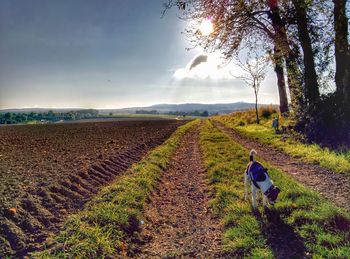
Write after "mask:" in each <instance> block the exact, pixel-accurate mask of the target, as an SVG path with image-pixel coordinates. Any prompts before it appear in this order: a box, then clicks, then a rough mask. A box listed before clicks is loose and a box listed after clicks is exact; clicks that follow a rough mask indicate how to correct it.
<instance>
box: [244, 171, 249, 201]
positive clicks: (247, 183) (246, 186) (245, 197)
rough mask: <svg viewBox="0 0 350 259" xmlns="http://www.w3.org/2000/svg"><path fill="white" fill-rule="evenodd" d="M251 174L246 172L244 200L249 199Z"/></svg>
mask: <svg viewBox="0 0 350 259" xmlns="http://www.w3.org/2000/svg"><path fill="white" fill-rule="evenodd" d="M249 180H250V179H249V176H248V175H247V173H246V172H245V173H244V184H245V195H244V200H247V199H248V188H249V186H248V185H249Z"/></svg>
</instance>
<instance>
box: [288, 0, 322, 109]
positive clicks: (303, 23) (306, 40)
mask: <svg viewBox="0 0 350 259" xmlns="http://www.w3.org/2000/svg"><path fill="white" fill-rule="evenodd" d="M292 2H293V5H294V8H295V16H296V17H295V18H296V22H297V26H298V36H299V41H300V44H301V47H302V49H303V54H304V57H303V63H304V69H305V71H304V81H305V98H306V100H307V101H308V103H309V105H311V106H313V105H314V104H315V103H316V102H318V101H319V99H320V92H319V89H318V82H317V75H316V68H315V61H314V52H313V50H312V45H311V38H310V35H309V30H308V20H307V8H308V6H307V4H306V2H305V0H292Z"/></svg>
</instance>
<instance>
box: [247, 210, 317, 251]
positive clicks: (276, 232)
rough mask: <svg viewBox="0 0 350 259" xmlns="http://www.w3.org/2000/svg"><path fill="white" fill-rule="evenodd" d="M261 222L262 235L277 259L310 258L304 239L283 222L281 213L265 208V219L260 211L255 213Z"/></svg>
mask: <svg viewBox="0 0 350 259" xmlns="http://www.w3.org/2000/svg"><path fill="white" fill-rule="evenodd" d="M254 214H255V217H256V219H257V220H258V221H259V222H260V227H261V233H262V234H263V235H264V236H265V238H266V240H267V245H268V246H269V247H270V248H271V249H272V251H273V253H274V256H275V257H276V258H309V257H310V255H309V254H308V253H307V249H306V247H305V245H304V240H303V238H302V237H301V236H300V235H299V234H298V233H296V232H295V231H294V229H293V227H291V226H290V225H288V224H286V223H285V222H283V220H282V219H281V216H280V213H279V212H278V211H276V210H274V209H269V208H265V209H264V215H265V216H264V217H263V216H262V215H261V213H260V212H259V211H255V212H254Z"/></svg>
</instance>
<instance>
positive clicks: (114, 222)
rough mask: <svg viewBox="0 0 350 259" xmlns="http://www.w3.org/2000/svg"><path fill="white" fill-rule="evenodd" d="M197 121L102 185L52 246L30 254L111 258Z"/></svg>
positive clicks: (127, 242)
mask: <svg viewBox="0 0 350 259" xmlns="http://www.w3.org/2000/svg"><path fill="white" fill-rule="evenodd" d="M196 123H198V121H192V122H189V123H187V124H186V125H184V126H181V127H179V128H178V129H177V131H176V132H175V133H173V135H172V136H171V137H170V138H169V139H168V140H167V141H166V142H165V143H164V144H162V145H161V146H159V147H157V148H156V149H154V150H153V151H151V152H150V153H149V154H148V155H147V157H146V158H144V159H143V160H142V161H141V162H139V163H137V164H134V165H133V166H132V167H131V168H130V169H129V170H128V172H127V173H126V175H125V176H123V177H121V178H118V180H117V181H115V182H114V183H113V184H111V185H110V186H108V187H106V188H104V189H103V190H102V191H101V192H100V193H99V194H98V195H97V196H96V197H95V198H94V199H93V200H91V201H90V202H89V203H88V204H87V205H86V206H85V208H84V210H82V211H81V212H79V213H77V214H75V215H73V216H71V217H70V218H69V219H68V220H67V222H66V223H65V225H64V227H63V230H62V231H61V232H60V234H59V235H58V236H57V237H56V238H55V239H54V242H53V245H52V247H50V248H48V249H47V250H45V251H43V252H39V253H35V254H33V255H32V256H33V257H34V258H115V257H117V255H118V254H126V253H127V252H130V251H131V250H132V249H133V247H132V245H133V242H132V240H133V239H137V235H138V230H139V226H140V220H141V218H142V211H143V208H144V205H145V202H146V201H147V199H148V197H149V196H150V194H151V192H152V190H153V188H154V187H155V185H156V184H157V181H158V180H159V179H160V177H161V175H162V172H163V171H164V170H165V169H166V168H167V166H168V164H169V161H170V159H171V156H172V154H173V153H174V151H175V149H176V148H177V147H178V145H179V143H180V141H181V137H182V136H183V135H184V134H185V133H186V132H187V131H188V130H189V129H190V128H192V127H194V126H195V124H196Z"/></svg>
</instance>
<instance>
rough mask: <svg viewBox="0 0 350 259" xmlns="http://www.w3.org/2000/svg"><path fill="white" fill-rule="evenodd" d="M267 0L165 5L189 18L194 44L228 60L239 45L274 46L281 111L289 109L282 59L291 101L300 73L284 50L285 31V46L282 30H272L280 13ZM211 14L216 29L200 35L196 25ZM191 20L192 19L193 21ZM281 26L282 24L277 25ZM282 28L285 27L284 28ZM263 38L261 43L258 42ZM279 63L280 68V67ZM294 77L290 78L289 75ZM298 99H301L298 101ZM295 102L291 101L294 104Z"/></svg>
mask: <svg viewBox="0 0 350 259" xmlns="http://www.w3.org/2000/svg"><path fill="white" fill-rule="evenodd" d="M266 2H267V1H257V0H256V1H244V0H240V1H228V0H187V1H176V0H169V1H168V3H167V4H166V8H170V7H172V6H177V7H179V9H180V10H181V17H182V18H183V19H188V20H191V21H192V23H191V24H193V26H190V27H189V28H188V29H187V30H186V35H187V36H188V37H189V38H190V39H192V42H193V44H194V46H197V45H201V46H203V47H204V48H205V49H207V50H220V51H221V52H222V53H223V54H224V56H225V57H226V59H227V60H230V59H232V58H233V57H234V56H235V54H236V53H237V52H238V51H239V49H240V48H241V47H242V46H244V45H245V46H247V45H248V46H250V47H252V46H255V47H256V46H264V48H265V49H264V51H266V50H270V51H271V52H272V50H273V49H274V48H275V49H277V51H276V52H279V53H280V57H279V58H277V59H275V60H276V61H278V63H275V66H276V67H275V72H276V76H277V80H278V91H279V96H280V107H281V111H282V113H284V114H287V113H288V110H289V108H288V99H287V95H286V84H285V80H282V79H284V73H283V62H284V60H286V61H288V62H287V72H288V73H287V75H288V83H289V89H290V91H291V99H292V103H293V104H294V103H297V100H299V99H300V98H299V99H298V98H297V97H298V96H297V93H298V91H299V90H300V88H301V84H300V76H299V74H300V73H299V74H298V73H297V72H298V69H297V67H296V66H297V62H295V60H293V57H295V56H293V55H290V53H291V51H289V52H288V51H284V49H285V48H286V45H287V46H288V40H286V34H284V35H283V36H284V37H285V40H284V43H286V44H284V48H283V44H281V43H282V41H281V40H280V39H281V33H280V32H281V31H280V30H277V31H276V30H275V31H274V29H276V27H274V26H273V21H274V20H273V18H274V17H279V16H278V12H279V9H278V8H275V9H274V10H273V12H272V11H271V10H270V7H269V5H268V4H267V3H266ZM208 17H210V18H211V20H212V22H213V23H214V27H215V30H214V32H213V33H212V34H211V35H209V36H203V35H201V33H200V32H199V31H198V27H199V26H198V25H199V23H200V22H201V20H203V19H207V18H208ZM193 21H194V22H193ZM278 28H281V27H278ZM284 31H285V30H284ZM261 42H263V44H261ZM281 66H282V69H281ZM292 76H293V77H294V78H296V79H291V77H292ZM299 103H301V102H299ZM295 106H296V105H293V107H295Z"/></svg>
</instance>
